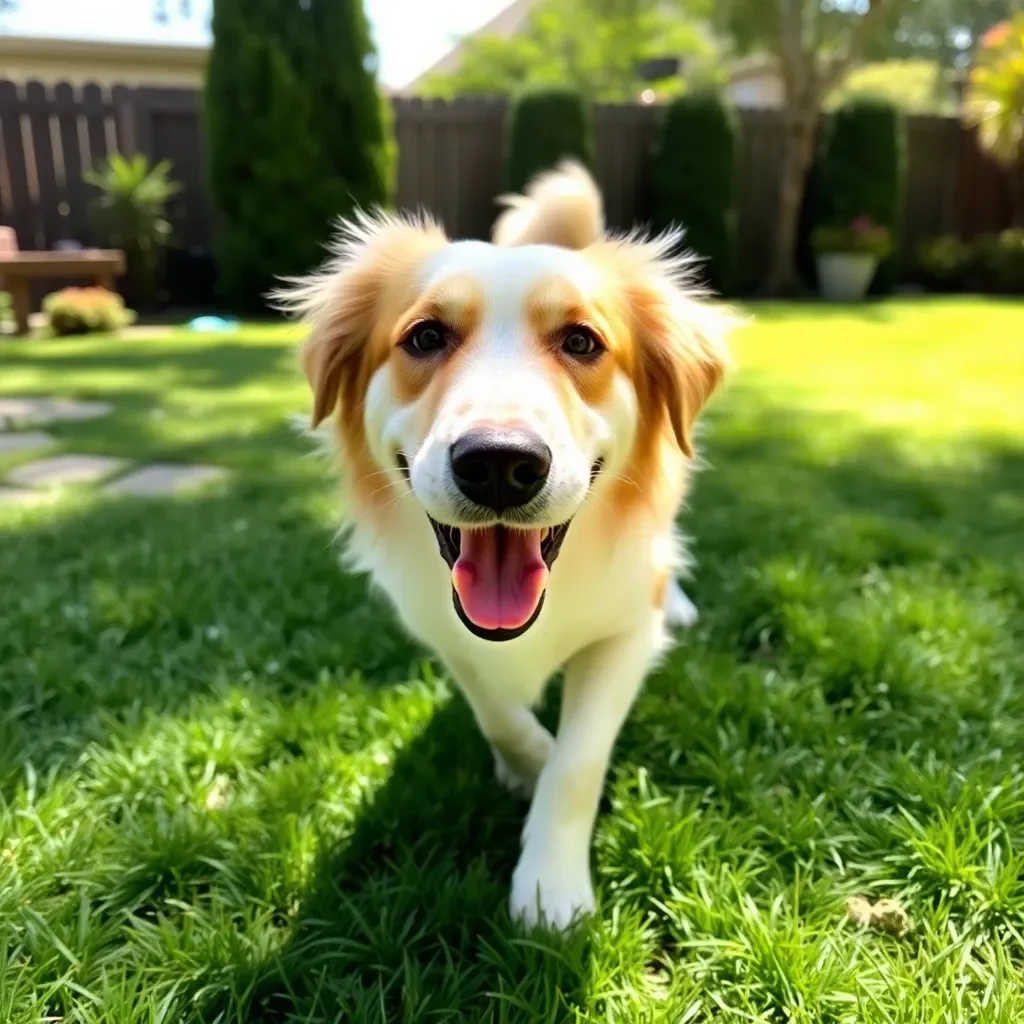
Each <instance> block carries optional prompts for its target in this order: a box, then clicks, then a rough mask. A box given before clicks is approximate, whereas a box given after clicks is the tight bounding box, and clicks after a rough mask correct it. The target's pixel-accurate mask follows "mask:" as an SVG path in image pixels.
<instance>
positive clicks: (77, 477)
mask: <svg viewBox="0 0 1024 1024" xmlns="http://www.w3.org/2000/svg"><path fill="white" fill-rule="evenodd" d="M126 465H127V462H126V461H125V460H124V459H112V458H110V457H109V456H106V455H55V456H54V457H53V458H50V459H38V460H37V461H36V462H30V463H29V464H28V465H27V466H19V467H18V468H17V469H13V470H11V472H10V473H8V474H7V479H8V480H9V481H10V482H11V483H12V484H15V485H16V486H18V487H67V486H69V485H74V484H94V483H96V482H97V481H99V480H102V479H103V478H104V477H108V476H112V475H113V474H114V473H116V472H117V471H118V470H120V469H123V468H124V467H125V466H126Z"/></svg>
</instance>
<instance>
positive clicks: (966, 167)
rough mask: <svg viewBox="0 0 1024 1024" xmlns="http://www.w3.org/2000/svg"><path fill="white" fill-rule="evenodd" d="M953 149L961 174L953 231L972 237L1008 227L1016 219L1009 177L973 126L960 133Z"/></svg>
mask: <svg viewBox="0 0 1024 1024" xmlns="http://www.w3.org/2000/svg"><path fill="white" fill-rule="evenodd" d="M954 151H955V152H956V154H957V158H956V166H957V175H958V177H957V187H956V193H955V199H954V204H953V205H954V211H955V212H954V218H955V226H954V227H953V229H952V230H955V231H956V232H957V233H958V234H959V235H961V236H962V237H963V238H967V239H970V238H975V237H977V236H978V235H984V234H989V233H991V232H993V231H999V230H1001V229H1002V228H1005V227H1006V226H1007V224H1009V223H1010V222H1011V220H1012V218H1013V187H1012V182H1011V180H1010V176H1009V175H1008V174H1007V173H1006V171H1005V170H1003V168H1002V167H1000V166H999V164H997V163H996V162H995V160H993V159H992V158H991V157H990V156H989V155H988V154H987V153H986V152H985V151H984V150H983V149H982V148H981V147H980V146H979V145H978V140H977V134H976V132H975V131H974V130H973V129H972V130H963V131H961V132H960V135H959V138H958V139H957V140H956V142H955V143H954Z"/></svg>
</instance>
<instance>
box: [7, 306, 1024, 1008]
mask: <svg viewBox="0 0 1024 1024" xmlns="http://www.w3.org/2000/svg"><path fill="white" fill-rule="evenodd" d="M751 312H752V313H753V314H754V316H755V318H756V319H755V322H754V323H753V324H752V326H750V327H748V328H747V329H745V330H744V332H743V333H742V335H741V336H740V337H739V338H738V339H737V343H736V349H737V355H738V364H739V366H738V369H737V371H736V373H735V376H734V379H733V381H732V383H731V385H730V387H729V389H728V391H727V392H726V393H725V394H724V395H723V396H721V397H720V398H719V399H718V400H716V401H715V403H714V406H713V410H712V413H711V415H710V416H709V418H708V428H707V431H706V435H705V446H706V457H707V462H708V464H709V466H708V468H707V470H706V471H705V472H703V473H702V474H701V475H700V477H699V480H698V483H697V487H696V489H695V492H694V495H693V500H692V502H691V507H690V508H689V510H688V511H687V513H686V515H685V517H684V523H685V526H686V528H687V530H688V531H689V532H690V533H691V534H692V536H693V538H694V551H695V554H696V557H697V560H698V568H697V572H696V576H695V578H694V580H693V581H692V584H691V586H690V587H689V589H690V591H691V592H692V595H693V596H694V598H695V599H696V601H697V603H698V604H699V605H700V607H701V609H702V612H703V618H702V620H701V623H700V625H699V626H698V628H697V629H696V631H695V632H694V633H693V634H692V635H690V636H688V637H687V639H686V641H685V643H683V644H682V645H681V646H680V647H679V648H678V650H676V651H675V652H674V653H673V654H672V655H671V656H670V657H669V659H668V660H667V661H666V663H665V665H664V666H663V667H662V668H661V669H660V670H659V671H658V672H657V673H656V674H655V675H654V676H652V678H651V679H650V681H649V683H648V686H647V688H646V690H645V693H644V695H643V697H642V698H641V699H640V701H639V703H638V705H637V707H636V709H635V711H634V713H633V715H632V717H631V718H630V720H629V722H628V724H627V726H626V728H625V730H624V732H623V735H622V737H621V740H620V742H619V744H618V746H617V748H616V754H615V759H614V764H613V768H612V772H611V775H610V778H609V781H608V785H607V788H606V796H605V800H604V805H603V809H602V813H601V815H600V817H599V821H598V826H597V834H596V835H597V837H596V844H595V852H594V863H595V871H596V878H597V881H598V887H599V902H600V914H599V916H598V917H597V918H596V919H595V920H594V921H593V922H591V923H590V924H589V925H588V926H587V927H586V928H585V929H583V930H581V931H580V932H579V933H578V934H576V935H574V936H573V937H571V938H569V939H567V940H561V939H557V938H554V937H550V936H544V935H534V936H524V935H521V934H520V933H518V932H517V931H516V929H515V928H514V927H513V926H512V925H511V924H510V922H509V920H508V917H507V914H506V911H505V903H506V898H507V892H508V885H509V878H510V874H511V871H512V867H513V865H514V863H515V860H516V855H517V852H518V847H519V828H520V824H521V821H522V816H523V808H522V807H521V806H520V804H519V803H518V802H517V801H516V800H515V799H514V798H513V797H511V796H509V795H507V794H505V793H504V792H503V791H501V790H500V789H499V788H498V787H497V786H496V784H495V782H494V780H493V778H492V767H491V758H490V753H489V751H488V749H487V747H486V744H485V742H484V740H483V739H482V738H481V737H480V736H479V734H478V733H477V731H476V729H475V727H474V725H473V723H472V720H471V716H470V714H469V712H468V711H467V709H466V707H465V705H464V703H463V702H462V701H461V699H460V698H459V697H458V696H456V695H453V692H452V690H451V687H450V686H449V685H448V683H447V682H446V680H445V677H444V673H443V671H442V670H441V669H439V668H438V667H437V666H436V665H434V664H433V663H432V662H431V661H430V660H429V659H427V658H426V657H425V655H424V654H423V652H422V651H420V650H419V649H417V647H416V646H414V645H413V644H412V643H410V642H409V641H408V640H406V639H405V638H404V637H403V635H402V633H401V632H400V630H399V629H398V628H397V627H396V626H395V624H394V622H393V620H392V618H391V617H390V615H389V612H388V611H387V609H386V608H385V607H384V606H382V604H381V603H380V602H379V601H378V600H377V599H376V598H374V597H373V596H371V595H368V593H367V591H366V589H365V587H364V584H363V583H362V582H360V581H359V580H354V579H351V578H347V577H346V576H344V575H342V574H341V572H340V571H339V570H338V568H337V565H336V561H335V557H334V553H333V550H332V542H333V530H334V526H335V498H334V493H333V486H332V484H331V482H330V479H329V477H328V475H327V473H326V472H325V468H324V466H323V465H322V464H321V463H320V462H318V461H317V460H316V459H315V458H310V457H308V456H307V455H306V449H305V446H304V444H303V443H302V441H301V440H300V439H298V438H296V437H295V435H294V433H293V431H292V429H291V427H290V426H289V424H288V422H287V420H288V417H289V416H290V415H291V414H292V413H294V412H296V411H302V410H304V409H305V408H306V404H307V397H306V393H305V387H304V384H303V382H302V381H301V380H300V378H299V376H298V373H297V370H296V368H295V363H294V359H293V356H292V354H291V346H292V345H293V343H294V340H295V334H294V330H293V329H290V328H281V327H273V326H271V327H259V328H247V329H246V330H245V332H244V333H243V334H242V335H240V336H239V337H223V336H222V337H196V336H190V335H187V334H184V333H181V334H174V335H172V336H169V337H163V338H154V339H152V340H150V341H146V340H132V341H117V340H109V339H98V340H76V341H62V342H57V341H38V342H31V343H22V342H16V343H15V342H8V343H4V344H3V345H2V346H0V392H3V393H6V394H14V393H44V392H50V393H52V392H60V393H62V394H66V395H70V396H81V397H88V398H105V399H109V400H111V401H113V402H115V403H116V407H117V411H116V413H115V415H114V416H113V417H112V418H111V419H108V420H100V421H95V422H90V423H84V424H65V425H63V426H58V427H56V428H54V432H55V433H56V434H58V436H59V438H60V443H61V446H62V447H63V448H65V449H67V450H69V451H70V450H74V451H85V452H101V453H108V454H116V455H121V456H127V457H130V458H132V459H137V460H179V459H181V460H188V461H194V462H205V461H209V462H215V463H219V464H223V465H226V466H229V467H230V468H231V470H232V476H231V482H230V484H229V485H228V486H226V487H215V488H214V489H212V490H210V491H208V492H204V493H202V494H201V495H199V496H195V497H192V498H188V499H184V498H182V499H178V500H175V501H166V502H156V503H146V502H137V501H130V500H123V499H122V500H119V501H113V500H106V501H104V500H101V499H99V498H98V497H96V496H95V495H94V494H93V493H91V492H89V491H76V492H70V493H68V494H67V495H66V496H64V497H62V498H61V499H60V500H58V501H56V502H54V503H53V504H49V505H45V506H43V507H39V508H32V509H23V510H18V509H12V508H6V509H0V586H2V588H3V590H2V600H0V1021H4V1022H6V1024H38V1022H39V1021H42V1020H49V1021H68V1022H76V1024H100V1022H103V1024H128V1022H133V1024H135V1022H137V1024H143V1022H145V1024H158V1022H163V1024H178V1022H214V1021H224V1022H238V1024H242V1022H245V1024H284V1022H294V1024H299V1022H309V1024H312V1022H328V1021H332V1022H333V1021H339V1022H341V1021H359V1022H362V1021H374V1022H378V1021H379V1022H382V1024H383V1022H385V1021H387V1022H392V1021H416V1022H420V1021H446V1020H447V1021H516V1022H518V1021H576V1020H580V1021H582V1020H587V1021H597V1020H601V1021H611V1020H614V1021H627V1022H640V1021H644V1022H655V1021H657V1022H662V1021H668V1022H678V1024H683V1022H687V1024H689V1022H699V1021H705V1020H715V1021H722V1022H732V1021H735V1022H741V1021H742V1022H750V1021H766V1022H767V1021H770V1022H784V1021H793V1022H802V1024H819V1022H850V1024H853V1022H858V1024H859V1022H868V1024H881V1022H902V1024H938V1022H944V1024H962V1022H969V1021H985V1022H992V1024H996V1022H1003V1024H1011V1022H1014V1024H1019V1022H1020V1021H1022V1020H1024V982H1022V980H1021V978H1022V966H1024V544H1022V533H1024V306H1022V305H1021V304H1019V303H1018V304H1016V305H1012V304H999V303H995V302H985V301H982V300H970V299H960V300H935V301H927V302H924V301H914V302H910V301H904V302H889V303H884V304H878V305H871V306H865V307H863V308H862V309H859V310H856V311H850V310H843V309H828V310H826V309H821V308H816V307H813V306H778V305H767V306H760V307H755V308H753V309H752V310H751ZM549 705H550V706H548V707H546V708H545V711H544V714H545V717H546V718H547V719H549V720H550V718H551V717H552V715H553V714H554V713H555V712H556V709H557V688H555V689H554V690H553V692H552V695H551V700H550V701H549ZM850 896H860V897H865V898H867V899H869V900H872V901H875V900H880V899H883V898H888V899H894V900H898V901H899V903H900V905H901V906H902V908H903V911H904V913H905V915H906V918H907V923H908V925H909V929H908V930H907V931H906V933H905V934H903V935H902V936H898V935H896V934H890V933H887V932H886V931H884V930H882V929H878V928H871V927H862V926H860V925H858V924H856V923H854V922H852V921H850V920H849V919H848V914H847V904H846V901H847V898H848V897H850Z"/></svg>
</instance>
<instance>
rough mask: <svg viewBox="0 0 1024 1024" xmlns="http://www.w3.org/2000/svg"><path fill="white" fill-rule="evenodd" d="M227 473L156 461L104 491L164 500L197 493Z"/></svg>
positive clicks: (212, 467) (124, 477)
mask: <svg viewBox="0 0 1024 1024" xmlns="http://www.w3.org/2000/svg"><path fill="white" fill-rule="evenodd" d="M226 474H227V470H226V469H224V468H223V467H221V466H184V465H172V464H171V463H161V462H154V463H153V464H152V465H149V466H143V467H142V468H141V469H137V470H136V471H135V472H134V473H129V474H128V475H127V476H123V477H121V479H120V480H115V481H114V482H113V483H110V484H107V486H106V487H104V488H103V489H104V491H106V493H107V494H130V495H137V496H139V497H146V498H160V497H165V496H167V495H172V494H182V493H185V492H187V491H194V490H196V489H197V488H199V487H202V486H203V485H204V484H208V483H212V482H213V481H214V480H219V479H221V478H222V477H224V476H225V475H226Z"/></svg>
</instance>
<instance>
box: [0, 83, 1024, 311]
mask: <svg viewBox="0 0 1024 1024" xmlns="http://www.w3.org/2000/svg"><path fill="white" fill-rule="evenodd" d="M394 110H395V131H396V135H397V139H398V150H399V162H398V176H397V203H398V205H399V206H400V207H402V208H405V209H418V208H419V209H425V210H428V211H430V212H431V213H433V214H434V215H435V216H437V217H438V218H439V219H440V220H441V221H442V222H443V223H444V224H445V226H446V228H447V229H448V231H449V233H450V234H451V235H453V236H457V237H486V235H487V234H488V232H489V230H490V226H491V223H492V221H493V219H494V215H495V212H496V207H495V204H494V199H495V197H496V196H497V195H499V194H500V193H501V192H502V190H503V181H502V173H503V167H504V139H505V117H506V107H505V104H504V103H502V102H500V101H488V100H460V101H457V102H454V103H444V102H435V101H422V100H416V99H399V100H396V101H395V103H394ZM594 113H595V121H596V134H597V161H598V165H597V173H598V177H599V179H600V183H601V186H602V188H603V190H604V194H605V201H606V205H607V214H608V220H609V223H610V224H611V225H612V226H613V227H616V228H628V227H631V226H632V225H634V224H637V223H639V224H643V223H644V222H646V221H647V220H648V218H649V215H650V160H649V153H650V150H651V143H652V141H653V138H654V133H655V130H656V126H657V118H658V111H657V108H654V107H645V106H639V105H636V106H634V105H599V106H597V107H596V108H595V112H594ZM740 124H741V148H740V153H741V156H740V166H739V174H738V178H739V195H738V206H739V210H738V213H739V257H740V260H739V262H740V272H741V283H742V284H743V285H744V286H745V287H748V288H749V287H753V286H755V285H756V283H757V282H758V281H759V280H760V279H761V277H762V275H763V274H764V272H765V269H766V266H767V261H768V258H769V253H770V250H771V241H772V237H773V234H774V230H775V220H776V208H777V203H776V196H777V191H778V180H779V172H780V168H781V151H782V124H781V119H780V116H779V114H778V113H777V112H775V111H761V110H744V111H742V112H741V116H740ZM907 133H908V150H909V168H908V188H907V203H906V217H905V225H904V240H905V242H906V244H907V245H908V247H909V246H913V245H915V244H916V243H917V242H919V241H920V240H921V239H923V238H927V237H930V236H934V235H939V234H945V233H947V232H955V233H957V234H959V235H961V236H962V237H965V238H971V237H974V236H975V235H977V234H981V233H985V232H989V231H995V230H999V229H1001V228H1003V227H1005V226H1006V225H1007V223H1008V222H1009V219H1010V211H1011V197H1010V184H1009V181H1008V179H1007V176H1006V174H1005V173H1004V172H1003V171H1001V170H1000V169H999V167H998V166H997V165H995V164H994V163H993V162H992V161H991V160H989V158H988V157H987V156H985V155H984V154H983V153H982V152H981V150H980V149H979V147H978V145H977V141H976V138H975V135H974V133H973V132H971V131H969V130H967V129H965V128H962V127H961V126H960V125H959V124H958V123H957V122H956V120H954V119H952V118H937V117H911V118H909V119H908V121H907ZM115 150H119V151H121V152H123V153H125V154H132V153H136V152H142V153H146V154H148V155H149V156H150V157H151V158H152V159H154V160H160V159H169V160H171V161H172V162H173V164H174V176H175V177H176V178H177V179H178V180H179V181H181V182H182V184H183V186H184V187H183V189H182V192H181V194H180V195H179V196H178V197H177V199H176V200H175V201H174V203H173V206H172V208H171V210H170V216H171V220H172V222H173V223H174V226H175V234H176V249H175V251H174V253H172V260H171V272H172V277H174V278H175V279H176V281H177V283H178V287H176V288H172V292H175V291H176V292H178V293H180V294H185V293H187V297H188V298H191V299H193V300H195V299H197V298H198V297H199V293H203V297H204V298H205V297H206V294H207V293H208V292H209V286H210V282H211V280H212V264H211V262H210V246H211V236H212V210H211V204H210V201H209V197H208V194H207V190H206V178H205V155H204V138H203V131H202V120H201V96H200V95H199V94H198V93H197V92H195V91H194V90H187V89H160V88H137V89H128V88H125V87H115V88H114V89H112V90H110V91H102V90H101V89H100V88H99V87H98V86H95V85H89V86H86V87H85V88H83V89H78V90H76V89H73V88H72V87H71V86H70V85H67V84H61V85H57V86H56V87H46V86H43V85H41V84H40V83H38V82H30V83H28V84H27V85H16V84H14V83H13V82H9V81H0V223H4V224H8V225H10V226H12V227H14V228H15V230H16V231H17V234H18V241H19V244H20V245H21V247H22V248H49V247H52V246H53V245H55V244H56V243H58V242H59V241H61V240H62V239H75V240H77V241H80V242H83V243H87V244H88V243H98V242H102V239H98V238H96V237H95V234H94V232H93V229H92V226H91V224H90V219H89V214H88V206H89V202H90V200H91V198H92V196H93V192H94V190H93V189H91V188H90V187H89V186H87V185H85V184H84V182H83V181H82V172H83V170H85V169H86V168H88V167H91V166H95V165H96V164H97V163H99V162H100V161H102V160H103V159H104V158H105V157H106V156H107V154H108V153H110V152H113V151H115Z"/></svg>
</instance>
